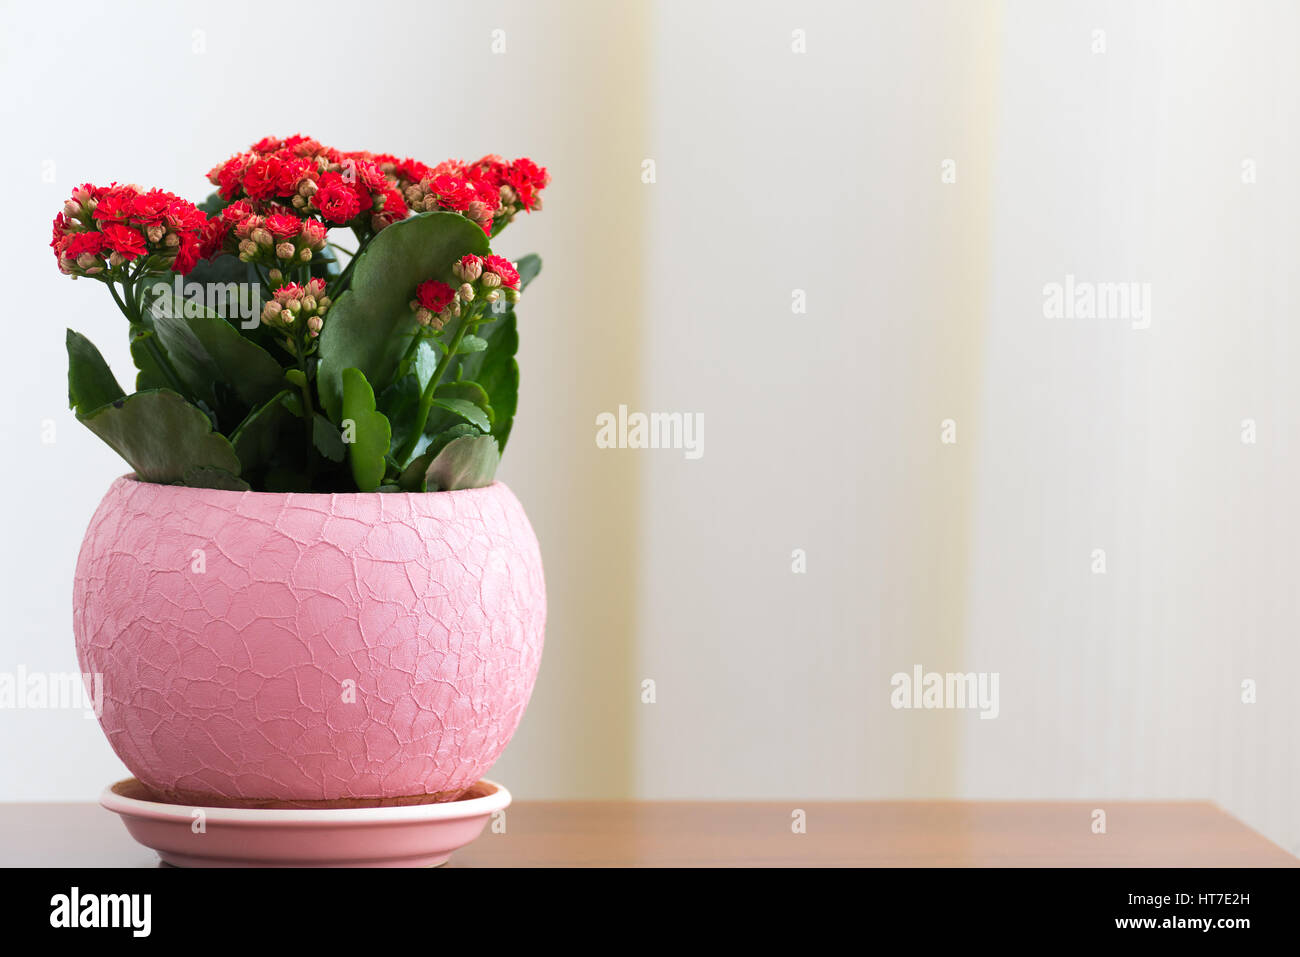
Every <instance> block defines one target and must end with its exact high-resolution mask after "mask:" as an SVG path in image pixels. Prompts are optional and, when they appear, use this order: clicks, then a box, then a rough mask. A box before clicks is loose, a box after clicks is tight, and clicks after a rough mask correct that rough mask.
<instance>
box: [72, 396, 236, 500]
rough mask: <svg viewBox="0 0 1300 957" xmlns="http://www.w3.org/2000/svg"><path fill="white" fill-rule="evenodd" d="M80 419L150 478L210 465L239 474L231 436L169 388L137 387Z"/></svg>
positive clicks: (178, 476) (176, 478)
mask: <svg viewBox="0 0 1300 957" xmlns="http://www.w3.org/2000/svg"><path fill="white" fill-rule="evenodd" d="M77 418H78V419H80V420H81V421H82V422H84V423H85V424H86V427H87V428H88V429H90V431H92V432H94V433H95V434H96V435H98V436H99V437H100V438H101V439H103V440H104V441H105V442H107V443H108V444H109V445H110V446H111V447H112V448H113V450H114V451H116V452H117V454H118V455H120V456H122V458H124V459H126V461H127V462H128V463H129V464H130V466H131V468H133V469H134V470H135V474H136V475H137V476H138V477H139V478H141V479H143V480H144V481H146V482H182V481H184V480H185V476H186V473H188V472H189V471H190V470H191V469H197V468H203V467H205V466H209V467H212V468H218V469H224V470H225V471H227V472H230V473H231V474H232V475H238V474H239V471H240V468H239V458H238V457H237V456H236V455H235V450H234V449H233V448H232V447H231V444H230V442H229V441H228V440H227V439H226V437H225V436H224V435H221V434H220V433H218V432H213V431H212V423H211V422H210V421H209V420H208V417H207V416H206V415H204V414H203V413H202V412H201V411H200V410H199V409H198V408H196V407H195V406H193V405H191V404H190V403H189V402H187V401H186V400H185V399H184V397H182V396H180V395H177V394H176V393H175V392H171V391H169V390H167V389H156V390H153V391H149V392H137V393H135V394H134V395H129V396H125V397H124V398H120V399H117V400H115V401H113V402H110V403H109V404H108V405H106V406H103V407H102V408H100V409H97V410H95V411H94V412H91V413H90V414H89V415H78V416H77Z"/></svg>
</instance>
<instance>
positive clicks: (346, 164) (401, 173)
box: [208, 136, 426, 232]
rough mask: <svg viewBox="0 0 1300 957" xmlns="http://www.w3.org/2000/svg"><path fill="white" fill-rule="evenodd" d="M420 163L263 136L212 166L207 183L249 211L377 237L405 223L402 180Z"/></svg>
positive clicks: (311, 141)
mask: <svg viewBox="0 0 1300 957" xmlns="http://www.w3.org/2000/svg"><path fill="white" fill-rule="evenodd" d="M425 169H426V167H424V164H422V163H417V162H416V161H414V160H398V159H397V158H396V157H391V156H375V155H374V154H371V153H366V152H358V153H341V152H339V151H338V150H336V149H334V148H332V147H328V146H324V145H322V144H321V143H320V141H319V140H316V139H313V138H311V137H309V136H291V137H288V138H287V139H276V138H274V137H267V138H266V139H263V140H261V141H259V142H257V143H254V144H253V146H252V147H251V148H250V149H249V150H248V151H247V152H244V153H237V154H236V155H234V156H232V157H231V158H230V159H228V160H226V161H225V162H224V163H221V164H219V165H217V166H216V167H214V168H213V169H212V170H211V171H210V172H209V173H208V179H209V180H210V181H211V182H212V183H213V184H214V185H215V186H216V187H217V192H218V194H219V195H220V196H221V198H222V199H226V200H230V201H232V202H233V201H240V200H243V201H246V202H248V203H249V204H250V207H251V211H252V212H255V213H266V212H267V211H268V207H269V206H275V207H279V208H280V209H282V210H284V211H285V212H288V213H291V214H292V215H296V216H298V217H300V218H317V219H319V220H323V221H325V222H326V223H329V224H330V225H333V226H352V227H367V228H368V229H369V230H370V231H372V232H378V231H379V230H381V229H383V228H384V227H385V226H389V225H391V224H392V223H395V222H397V221H398V220H399V219H405V218H406V216H407V215H408V213H409V210H408V209H407V207H406V203H405V201H404V200H403V198H402V192H401V187H403V186H405V185H406V184H407V182H408V181H407V180H406V179H405V178H404V177H406V176H408V175H418V174H422V173H423V172H424V171H425Z"/></svg>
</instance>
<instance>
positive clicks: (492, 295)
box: [483, 273, 501, 302]
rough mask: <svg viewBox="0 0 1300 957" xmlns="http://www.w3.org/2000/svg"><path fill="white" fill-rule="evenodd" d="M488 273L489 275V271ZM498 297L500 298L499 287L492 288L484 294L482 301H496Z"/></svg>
mask: <svg viewBox="0 0 1300 957" xmlns="http://www.w3.org/2000/svg"><path fill="white" fill-rule="evenodd" d="M488 275H491V273H489V274H488ZM500 298H501V290H500V289H493V290H491V291H490V292H489V293H488V294H487V295H486V296H484V297H483V301H484V302H496V301H498V300H499V299H500Z"/></svg>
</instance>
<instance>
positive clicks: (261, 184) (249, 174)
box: [243, 155, 281, 199]
mask: <svg viewBox="0 0 1300 957" xmlns="http://www.w3.org/2000/svg"><path fill="white" fill-rule="evenodd" d="M280 170H281V163H280V160H279V157H277V156H275V155H270V156H263V157H261V158H260V159H256V160H254V161H253V162H252V164H251V165H249V167H248V169H247V170H246V171H245V173H244V179H243V186H244V192H245V193H247V194H248V195H249V197H251V198H252V199H269V198H270V197H271V196H274V195H275V192H276V186H277V183H278V182H279V179H280Z"/></svg>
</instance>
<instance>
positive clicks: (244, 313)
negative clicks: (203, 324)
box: [141, 255, 275, 342]
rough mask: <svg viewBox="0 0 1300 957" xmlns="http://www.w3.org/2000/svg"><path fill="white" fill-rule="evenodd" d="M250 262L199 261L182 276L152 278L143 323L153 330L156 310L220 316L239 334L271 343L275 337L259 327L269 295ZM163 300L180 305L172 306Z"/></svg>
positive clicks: (147, 286)
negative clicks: (179, 305) (172, 301)
mask: <svg viewBox="0 0 1300 957" xmlns="http://www.w3.org/2000/svg"><path fill="white" fill-rule="evenodd" d="M262 287H263V283H262V279H261V277H260V276H259V275H258V273H257V269H256V268H255V267H254V266H253V265H252V264H251V263H245V262H240V261H239V260H238V259H237V258H235V257H234V256H225V255H222V256H217V257H216V258H215V259H205V260H202V261H200V262H199V263H198V264H196V265H195V267H194V268H193V269H192V270H191V271H190V272H189V273H187V274H186V275H185V276H173V275H171V274H168V275H167V276H165V277H164V276H153V277H151V278H150V279H148V280H147V281H146V283H145V287H144V296H143V299H142V300H141V305H142V306H143V308H144V320H145V324H146V325H148V326H150V327H151V328H152V326H153V320H154V316H155V311H156V310H161V309H166V310H168V311H173V310H176V309H182V310H183V311H184V312H186V313H187V314H192V315H211V316H220V317H221V318H222V319H225V320H226V321H227V322H229V323H230V324H231V325H232V326H233V327H235V328H236V329H237V331H239V332H240V333H241V334H242V335H244V336H247V337H248V338H251V339H254V340H256V341H260V342H271V341H273V340H274V338H275V334H274V333H273V332H272V330H270V329H269V328H268V327H266V326H264V325H262V321H261V316H262V304H263V302H264V301H265V300H266V298H267V296H268V295H269V292H268V290H266V289H264V288H262ZM165 298H169V299H172V300H175V301H176V302H179V303H183V304H184V305H183V307H176V306H173V305H172V303H171V302H167V301H164V299H165Z"/></svg>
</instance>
